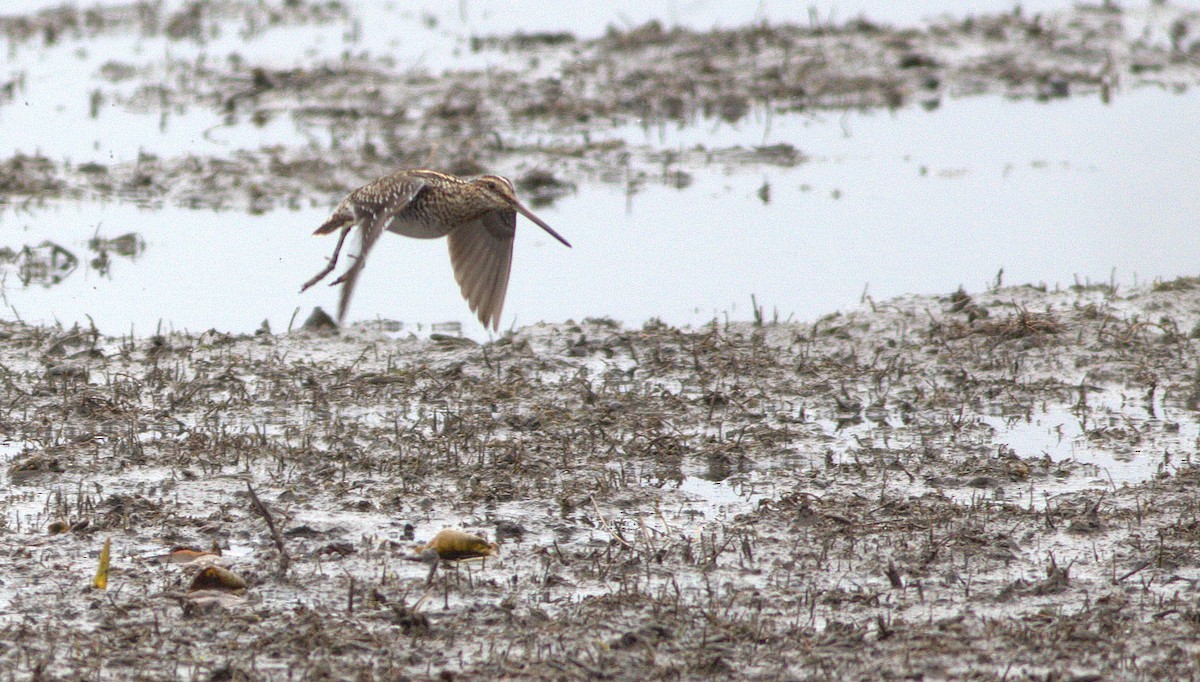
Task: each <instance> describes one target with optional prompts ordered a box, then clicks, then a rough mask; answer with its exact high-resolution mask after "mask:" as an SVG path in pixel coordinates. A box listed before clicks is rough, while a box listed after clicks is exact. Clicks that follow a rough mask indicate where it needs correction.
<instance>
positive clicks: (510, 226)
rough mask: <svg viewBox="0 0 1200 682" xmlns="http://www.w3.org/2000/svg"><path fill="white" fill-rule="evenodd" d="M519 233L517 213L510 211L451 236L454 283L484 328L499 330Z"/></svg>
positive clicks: (461, 228) (494, 214)
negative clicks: (516, 236) (516, 238)
mask: <svg viewBox="0 0 1200 682" xmlns="http://www.w3.org/2000/svg"><path fill="white" fill-rule="evenodd" d="M516 232H517V213H516V211H512V210H507V211H493V212H491V213H488V214H486V215H484V216H483V217H482V218H480V219H478V220H473V221H471V222H469V223H464V224H463V225H461V226H459V227H457V228H455V229H454V231H452V232H451V233H450V262H451V263H452V264H453V265H454V279H456V280H458V286H459V288H460V289H462V295H463V298H465V299H467V304H468V305H470V306H471V312H473V313H475V314H476V315H477V316H478V317H479V321H480V322H482V323H483V326H484V327H489V326H490V327H492V328H493V329H497V330H498V329H499V328H500V312H501V311H502V310H503V309H504V295H505V293H506V292H507V291H508V273H509V270H510V269H511V268H512V250H513V235H515V234H516Z"/></svg>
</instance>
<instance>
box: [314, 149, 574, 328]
mask: <svg viewBox="0 0 1200 682" xmlns="http://www.w3.org/2000/svg"><path fill="white" fill-rule="evenodd" d="M518 212H520V213H521V214H522V215H524V216H525V217H526V218H529V219H530V220H531V221H533V222H534V223H535V224H536V225H538V226H539V227H541V228H542V229H544V230H546V231H547V232H549V233H550V234H551V236H553V237H554V238H555V239H557V240H558V241H560V242H562V243H563V244H566V245H567V246H568V247H569V246H570V244H569V243H567V240H565V239H563V238H562V237H561V236H560V235H559V234H558V233H557V232H555V231H554V230H553V229H551V228H550V226H549V225H547V224H546V223H544V222H542V220H541V219H540V218H538V217H537V216H535V215H534V214H533V213H532V212H531V211H530V210H529V209H527V208H525V206H524V205H523V204H522V203H521V202H520V201H519V200H518V199H517V197H516V192H515V191H514V189H513V185H512V183H511V182H509V181H508V180H507V179H506V178H502V177H500V176H498V175H481V176H479V177H477V178H473V179H463V178H459V177H455V176H453V175H446V174H445V173H439V172H437V171H432V170H401V171H396V172H395V173H392V174H391V175H386V176H384V177H382V178H379V179H378V180H375V181H373V182H370V183H367V184H366V185H363V186H362V187H359V188H358V189H356V190H354V191H353V192H351V193H350V194H349V195H348V196H347V197H346V198H345V199H343V200H342V201H341V203H339V204H338V206H337V208H336V209H334V211H333V215H332V216H330V218H329V220H327V221H325V224H323V225H321V226H320V227H318V228H317V230H316V232H315V234H329V233H331V232H334V231H336V230H338V229H341V230H342V235H341V238H340V239H339V240H338V245H337V248H336V249H335V251H334V254H333V257H332V258H331V259H330V262H329V265H328V266H327V267H326V268H325V269H324V270H322V271H321V272H320V273H318V274H317V276H315V277H313V278H312V279H310V280H309V281H308V282H307V283H306V284H305V285H304V289H307V288H308V287H310V286H312V285H313V284H316V283H317V282H319V281H320V280H321V279H322V278H324V277H325V276H326V275H328V274H329V273H330V272H331V271H332V270H333V268H334V266H335V265H336V264H337V257H338V253H339V252H340V251H341V248H342V242H343V241H345V239H346V235H347V234H348V233H349V231H350V230H351V229H352V228H353V227H354V226H355V225H361V229H360V230H359V235H360V237H361V246H360V248H359V252H358V256H357V258H356V260H355V261H354V264H353V265H351V266H350V269H349V270H347V271H346V273H345V274H343V275H342V276H341V277H339V278H338V279H336V280H334V282H333V283H334V284H338V283H342V293H341V301H340V304H339V306H338V322H341V321H342V320H343V319H344V318H345V316H346V310H347V308H348V307H349V304H350V297H351V295H352V294H353V293H354V285H355V283H356V282H357V280H358V276H359V274H360V273H361V272H362V268H363V266H364V265H365V264H366V260H367V254H368V253H369V252H370V250H371V247H372V246H374V245H375V241H376V240H377V239H379V237H380V235H382V234H383V233H384V231H388V232H395V233H396V234H401V235H404V236H406V237H415V238H417V239H437V238H439V237H446V236H449V238H450V239H449V242H450V261H451V264H452V265H453V266H454V277H455V279H457V280H458V284H459V287H460V288H461V290H462V295H463V298H465V299H466V300H467V303H468V304H469V305H470V307H471V311H472V312H474V313H476V315H478V316H479V321H480V322H482V323H483V325H484V326H485V327H487V326H491V327H493V328H499V324H500V312H501V311H502V310H503V308H504V296H505V293H506V291H507V290H508V274H509V269H510V268H511V266H512V248H513V238H514V235H515V234H516V227H517V213H518ZM301 291H303V289H301Z"/></svg>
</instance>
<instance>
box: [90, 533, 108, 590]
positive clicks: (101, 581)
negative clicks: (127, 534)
mask: <svg viewBox="0 0 1200 682" xmlns="http://www.w3.org/2000/svg"><path fill="white" fill-rule="evenodd" d="M111 548H112V538H108V539H107V540H105V541H104V549H102V550H100V567H99V568H97V569H96V579H95V580H93V581H92V586H93V587H95V588H96V589H97V590H103V589H107V588H108V555H109V550H110V549H111Z"/></svg>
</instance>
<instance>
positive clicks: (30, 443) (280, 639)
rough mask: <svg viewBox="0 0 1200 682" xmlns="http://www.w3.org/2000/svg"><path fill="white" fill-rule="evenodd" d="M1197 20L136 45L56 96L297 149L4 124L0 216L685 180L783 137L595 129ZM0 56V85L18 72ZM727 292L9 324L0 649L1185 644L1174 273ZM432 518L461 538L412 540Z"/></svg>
mask: <svg viewBox="0 0 1200 682" xmlns="http://www.w3.org/2000/svg"><path fill="white" fill-rule="evenodd" d="M356 21H357V18H356V16H355V15H354V13H353V12H351V11H350V9H349V8H348V6H346V5H342V4H340V3H336V2H334V3H308V2H303V1H289V2H285V3H282V4H270V3H258V2H240V1H236V0H218V1H215V2H197V3H189V4H186V5H183V6H181V7H180V8H177V9H173V10H170V11H168V10H165V9H163V6H162V5H160V4H158V3H137V4H130V5H127V6H120V7H116V8H108V9H88V10H73V9H62V10H55V11H48V12H44V13H40V14H37V15H30V16H25V17H0V35H4V36H5V38H6V39H7V46H8V51H9V54H11V55H14V56H15V57H16V56H21V55H28V54H35V53H37V51H38V50H40V49H42V48H44V47H46V46H54V45H60V44H62V43H64V42H66V41H75V42H76V43H78V45H79V49H80V50H83V51H86V50H87V49H88V48H89V46H90V45H93V44H99V43H100V42H102V41H105V40H111V39H122V38H128V37H131V36H137V37H140V38H139V39H141V40H145V41H148V42H151V41H165V43H166V44H167V45H169V46H172V47H176V48H179V52H180V53H183V52H185V50H184V49H183V48H184V46H191V47H195V46H204V45H206V44H208V42H209V41H215V40H218V39H219V38H220V37H221V36H228V35H240V36H244V37H253V36H257V35H262V34H266V33H270V32H271V31H275V30H280V29H283V28H288V27H292V28H294V27H296V26H302V27H303V26H326V25H336V26H339V27H344V29H345V31H346V35H348V36H351V37H353V36H355V35H357V33H356V31H361V29H362V26H361V24H356ZM1130 26H1149V27H1150V28H1147V29H1146V30H1145V31H1134V30H1132V29H1131V28H1130ZM1151 29H1153V30H1151ZM1196 35H1200V14H1197V13H1195V12H1191V11H1187V10H1183V9H1179V8H1174V7H1170V6H1163V7H1160V8H1159V10H1158V13H1157V14H1155V15H1154V20H1153V22H1149V21H1146V22H1140V23H1139V22H1138V21H1132V20H1130V19H1129V16H1128V15H1127V14H1125V13H1124V12H1123V11H1122V10H1113V9H1105V8H1097V7H1084V8H1078V9H1073V10H1070V11H1067V12H1064V13H1061V14H1055V15H1026V14H1021V13H1016V12H1014V13H1010V14H1005V15H999V16H991V17H973V18H968V19H957V20H953V21H951V20H945V21H941V22H934V23H931V24H927V25H922V26H918V27H907V28H906V27H889V26H883V25H878V24H874V23H871V22H869V21H867V20H855V21H851V22H847V23H843V24H838V25H824V24H821V23H820V22H817V21H812V22H810V23H809V24H808V25H768V24H761V25H755V26H746V27H742V28H739V29H726V30H720V31H707V32H702V31H692V30H687V29H675V28H669V27H665V26H663V25H661V24H657V23H649V24H644V25H640V26H628V27H623V28H619V29H612V30H610V31H608V32H606V33H604V34H603V35H599V36H595V37H578V36H575V35H572V34H569V33H545V34H514V35H503V36H478V37H475V38H473V39H472V40H471V41H469V42H468V43H466V44H465V45H464V49H466V50H470V51H478V52H489V51H490V52H494V53H496V54H502V55H507V56H508V57H509V61H508V62H507V66H506V67H504V68H494V69H490V70H475V69H462V70H450V71H446V72H436V73H433V72H427V71H425V70H422V69H419V68H413V65H411V64H400V63H396V62H395V60H389V58H388V57H387V56H386V55H381V54H370V53H366V52H365V51H355V50H347V51H346V52H345V54H343V55H342V57H341V58H340V59H334V58H327V59H323V60H321V61H320V63H314V64H312V65H311V66H310V67H306V68H304V69H296V68H279V67H278V66H273V65H271V64H267V63H260V62H256V61H254V60H253V59H249V58H245V57H243V56H242V55H240V54H232V53H231V54H227V55H223V57H222V58H220V59H217V58H213V57H211V56H206V57H204V58H199V57H198V58H177V59H165V58H160V56H159V55H158V53H157V52H150V53H148V55H147V56H146V57H145V59H144V61H143V62H140V63H135V62H134V61H128V62H126V61H109V62H107V63H105V64H104V65H103V66H102V67H101V68H100V69H98V71H97V73H96V74H94V76H93V78H92V81H93V86H92V87H91V88H90V90H87V91H81V92H79V93H77V96H78V97H79V98H82V100H80V101H84V100H86V104H87V107H86V108H85V110H86V111H88V112H89V115H90V116H91V117H92V118H94V119H97V120H104V118H105V117H106V116H110V115H113V112H125V113H128V112H134V113H138V114H144V115H146V116H159V117H161V120H162V122H163V123H162V125H163V126H164V129H165V128H166V126H167V124H168V122H169V121H170V119H171V117H172V116H174V115H178V114H179V113H180V112H184V111H187V110H197V109H200V110H204V111H209V112H216V113H217V114H218V115H219V116H221V117H222V118H223V120H224V121H225V125H227V126H228V127H229V128H235V127H238V126H239V125H241V124H242V123H243V122H245V121H250V122H252V124H253V125H255V126H263V127H266V126H270V125H271V124H272V122H273V121H279V120H285V121H289V122H290V123H292V124H294V125H295V126H297V127H298V128H299V129H300V130H301V131H302V132H304V133H305V134H306V135H307V140H308V142H307V143H306V144H303V145H274V146H262V147H256V148H249V147H237V148H231V149H230V151H229V153H228V154H226V155H223V156H212V155H207V156H206V155H191V154H182V155H173V154H163V155H155V154H153V153H149V152H137V151H136V150H129V155H128V156H126V157H123V158H119V159H115V160H110V159H103V158H92V157H86V158H82V157H81V158H51V157H49V156H46V155H41V154H39V153H38V152H37V151H36V150H33V149H31V150H28V151H27V152H22V153H20V154H16V155H13V156H11V157H9V158H7V159H0V205H3V206H5V207H6V210H8V211H12V212H19V211H21V210H22V209H24V208H29V207H37V206H47V205H53V204H55V203H56V202H63V201H64V200H70V201H109V200H116V201H123V202H133V203H137V204H139V205H142V206H148V207H155V206H162V205H165V204H179V205H182V206H186V207H194V208H206V209H207V208H219V209H226V210H228V211H230V212H252V213H259V212H265V211H271V210H276V209H280V208H285V207H292V208H294V207H299V206H325V205H327V204H329V203H330V202H332V201H334V200H336V199H337V198H338V197H339V196H340V195H341V194H343V193H344V192H345V191H347V190H348V189H350V188H352V187H354V186H357V185H359V184H361V183H362V182H364V181H365V180H368V179H371V178H373V177H376V176H378V175H381V174H383V173H384V172H387V171H388V170H391V169H392V168H394V167H397V166H414V165H420V166H435V167H438V168H441V169H444V170H449V171H452V172H460V173H471V172H478V171H480V170H483V169H487V170H488V171H492V172H500V173H504V174H506V175H509V176H511V177H513V178H514V179H515V180H516V181H517V183H518V187H519V190H520V192H521V194H522V196H526V197H529V198H530V201H531V203H534V204H537V203H538V202H552V201H554V199H555V198H556V197H558V196H562V195H563V194H564V193H569V192H571V191H573V189H574V188H575V187H576V186H577V185H580V184H582V183H585V182H603V183H614V184H618V185H621V186H624V187H625V188H626V189H627V191H629V192H630V193H632V192H635V191H636V189H637V187H638V186H639V184H644V183H648V182H661V183H666V184H668V185H670V186H672V187H686V186H687V184H688V183H689V178H690V177H691V175H690V174H691V173H693V172H696V171H697V169H700V168H703V167H706V166H710V165H720V166H724V167H728V168H732V169H734V171H735V172H737V171H745V170H753V169H755V168H757V167H760V166H792V165H796V164H801V163H804V162H805V159H806V157H805V152H804V150H803V149H801V148H798V147H794V146H792V145H789V144H778V145H771V146H763V147H754V146H745V147H720V146H697V147H689V148H686V149H679V148H669V147H667V146H666V145H656V144H655V143H654V142H653V141H647V140H646V139H641V138H639V139H637V140H631V139H627V138H628V136H627V135H625V134H623V133H622V132H621V131H622V130H625V131H626V132H627V131H628V130H630V129H642V128H652V127H654V126H674V125H689V124H696V123H697V122H703V121H723V122H727V123H736V122H738V121H744V120H747V119H748V118H752V117H767V118H769V117H771V116H784V115H794V114H796V113H797V112H800V113H801V114H808V113H814V114H815V113H834V114H836V112H843V111H848V110H860V109H864V108H883V109H886V108H899V107H913V106H923V107H926V108H935V107H937V106H940V103H941V102H942V101H944V100H945V99H946V98H956V97H968V96H977V95H1001V96H1005V97H1012V98H1025V99H1028V98H1033V99H1042V100H1046V99H1056V98H1062V97H1076V96H1082V97H1099V98H1102V99H1103V98H1107V97H1112V96H1120V93H1122V92H1125V91H1128V90H1131V89H1134V88H1160V89H1163V90H1165V91H1168V92H1172V91H1181V90H1185V89H1187V88H1190V87H1192V86H1193V85H1194V84H1195V83H1196V80H1197V75H1198V73H1200V72H1198V68H1197V63H1198V62H1197V54H1198V53H1200V41H1197V40H1196V39H1195V36H1196ZM72 44H74V43H72ZM8 77H9V78H10V80H8V81H7V82H0V111H2V108H3V107H13V106H18V105H19V102H20V98H21V97H22V96H23V95H24V94H25V88H27V87H29V85H28V84H27V83H26V82H25V80H24V78H23V76H22V75H21V74H20V73H16V74H13V75H11V76H8ZM763 187H764V190H763V191H769V186H768V185H767V184H766V183H764V185H763ZM762 201H763V202H764V203H765V202H766V201H767V198H766V197H765V196H763V197H762ZM144 248H145V243H144V242H143V241H142V240H141V238H140V237H139V235H138V234H136V233H134V232H130V233H129V234H122V235H120V236H116V237H110V238H108V239H101V238H100V236H99V233H97V236H96V237H94V238H93V240H92V242H88V249H89V251H88V254H90V255H84V256H79V257H77V256H75V255H73V254H71V259H73V260H72V261H71V262H67V259H66V258H65V256H63V255H62V254H61V253H60V251H59V250H56V249H62V247H59V246H57V245H56V244H54V243H51V242H46V244H43V245H42V246H41V247H36V248H34V249H25V250H24V251H22V252H20V253H18V252H17V251H15V250H10V251H6V252H5V253H3V254H0V257H2V258H3V259H4V261H5V262H6V263H7V262H12V263H17V264H19V267H20V268H21V270H20V272H21V275H22V277H24V276H25V275H26V274H28V275H29V279H28V280H27V282H30V281H32V282H41V283H46V282H48V281H50V280H52V279H53V278H54V277H56V276H61V271H63V270H64V269H65V268H67V266H68V265H69V267H70V268H72V269H73V268H75V267H76V266H78V264H79V263H80V262H83V261H82V259H84V258H86V259H90V263H89V267H90V268H91V269H92V270H94V271H95V272H97V273H100V275H101V276H103V273H104V272H105V268H107V267H108V266H109V264H110V260H109V259H110V258H111V259H113V261H114V262H115V259H117V258H121V259H124V260H129V259H132V258H134V257H135V256H136V255H137V254H138V253H140V252H141V250H142V249H144ZM38 249H41V250H40V251H39V250H38ZM110 254H111V255H110ZM93 255H94V258H93ZM39 259H40V260H39ZM121 264H122V265H126V263H124V262H122V263H121ZM304 274H308V273H307V272H305V273H304ZM755 306H756V310H754V311H753V317H754V321H747V322H734V323H730V322H728V321H725V320H714V321H713V322H712V323H711V324H709V325H705V326H702V327H698V328H687V329H681V328H676V327H673V326H669V325H667V324H663V323H662V322H660V321H657V320H650V321H648V322H645V323H642V324H639V323H638V322H637V321H633V322H630V323H623V322H620V321H615V320H612V319H609V318H606V317H602V315H603V314H604V311H595V314H596V315H597V317H592V318H587V319H583V320H580V321H566V322H561V323H556V324H538V325H531V326H525V327H521V328H518V329H515V330H513V331H511V332H508V333H505V334H504V335H502V336H501V337H500V338H498V339H496V340H494V341H491V342H489V343H487V344H484V345H480V344H478V343H476V342H474V341H471V340H470V339H464V338H461V337H460V336H457V335H443V334H440V333H434V334H431V335H430V337H429V338H416V337H413V336H411V335H409V334H407V333H404V332H402V331H399V329H400V327H399V325H398V324H395V325H387V324H381V323H360V324H357V325H354V326H352V327H349V328H347V329H344V330H341V331H340V332H339V331H337V330H330V329H320V328H314V329H302V328H300V326H299V325H297V326H296V331H289V332H288V333H272V332H271V330H270V328H269V327H267V326H264V328H263V329H262V330H261V331H260V333H258V334H242V335H237V334H228V333H224V332H222V331H219V330H210V331H208V332H206V333H203V334H187V333H164V334H155V335H152V336H132V335H130V336H111V335H106V334H104V333H101V332H100V331H99V330H97V329H95V328H94V327H91V328H89V327H72V328H65V327H62V326H36V325H28V324H24V323H22V322H20V321H2V322H0V406H2V407H0V435H2V436H3V439H2V441H0V480H2V481H3V486H0V490H2V491H3V492H2V497H0V509H2V510H3V512H4V514H3V516H2V517H0V519H3V522H2V524H0V555H2V556H4V557H5V559H6V562H5V565H6V571H5V572H4V573H3V574H2V575H0V641H3V642H4V643H5V646H2V647H0V678H7V679H83V678H86V679H104V678H109V679H117V678H120V679H146V680H173V679H190V680H196V679H199V680H285V679H364V680H367V679H422V680H424V679H442V680H446V679H498V678H518V679H545V680H559V679H711V678H719V679H725V678H735V679H762V680H791V679H855V680H877V679H924V680H952V679H979V680H1047V679H1053V680H1077V681H1083V680H1100V679H1104V680H1160V679H1185V678H1188V677H1190V676H1194V670H1195V668H1196V664H1197V660H1200V658H1198V657H1200V644H1198V643H1197V642H1198V641H1200V639H1198V638H1197V634H1198V630H1200V608H1198V606H1197V592H1196V585H1197V582H1198V581H1200V553H1198V552H1197V550H1196V546H1197V543H1196V540H1197V537H1198V535H1200V523H1198V522H1197V512H1196V509H1197V504H1196V500H1197V496H1196V493H1195V488H1196V485H1197V483H1198V482H1200V470H1197V468H1196V466H1195V465H1196V461H1195V460H1196V451H1197V445H1198V444H1200V416H1198V413H1197V410H1200V282H1198V281H1197V280H1196V279H1194V278H1181V279H1176V280H1171V281H1167V282H1158V283H1156V284H1153V285H1151V286H1145V287H1141V288H1136V289H1133V290H1124V289H1120V288H1118V287H1117V286H1115V285H1113V284H1107V285H1106V284H1099V285H1094V284H1086V283H1085V284H1080V285H1077V286H1074V287H1069V288H1065V289H1050V290H1048V289H1047V288H1046V287H1044V286H1043V287H1035V286H1009V287H1001V286H1000V285H999V279H997V285H996V286H995V287H993V288H990V289H987V290H982V291H962V290H960V291H957V292H943V295H910V296H904V297H900V298H896V299H892V300H886V301H875V300H872V299H871V298H870V297H869V296H867V295H866V294H864V296H863V300H862V305H861V306H860V307H859V308H857V309H854V310H850V311H846V312H836V313H830V314H828V315H826V316H824V317H821V318H820V319H815V320H809V321H805V322H803V323H794V322H779V321H778V320H773V319H772V318H771V316H770V315H769V314H767V313H766V311H764V310H762V309H761V308H757V303H755ZM277 331H278V330H277ZM443 331H445V330H443ZM443 528H452V529H457V530H462V531H466V532H469V533H473V534H476V535H478V536H480V538H481V539H482V542H483V545H484V546H487V543H491V542H495V543H496V550H497V551H496V556H489V557H487V558H486V559H475V560H467V561H462V562H457V563H456V562H452V561H448V560H447V561H440V560H439V561H438V562H433V561H432V560H431V558H430V556H429V554H428V552H425V553H418V549H419V548H421V547H423V543H425V542H428V541H430V540H431V539H432V538H434V537H435V534H437V533H438V532H439V531H440V530H442V529H443ZM106 541H111V566H110V569H109V572H108V578H107V587H106V589H104V590H100V589H96V588H95V587H94V582H93V581H94V576H95V575H96V573H97V568H98V564H99V563H100V556H101V553H102V547H104V545H105V542H106ZM213 550H215V551H217V552H219V554H220V555H219V556H215V555H213V554H211V553H210V552H212V551H213ZM435 554H436V552H435ZM214 566H216V567H221V568H223V569H227V570H228V571H230V572H232V573H233V574H234V575H235V576H236V580H235V579H233V578H224V579H221V578H220V576H221V575H222V574H221V573H220V572H218V571H215V570H214V571H212V572H211V573H209V572H208V571H209V569H213V567H214ZM433 568H436V570H431V569H433ZM198 575H200V576H201V578H202V579H200V580H197V576H198ZM213 576H217V577H215V578H214V577H213Z"/></svg>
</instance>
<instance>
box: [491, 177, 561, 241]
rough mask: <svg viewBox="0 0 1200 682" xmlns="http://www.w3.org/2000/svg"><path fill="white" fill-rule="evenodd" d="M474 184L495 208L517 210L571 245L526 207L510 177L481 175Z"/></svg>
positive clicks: (556, 237)
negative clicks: (518, 196)
mask: <svg viewBox="0 0 1200 682" xmlns="http://www.w3.org/2000/svg"><path fill="white" fill-rule="evenodd" d="M472 184H474V185H475V186H476V187H478V188H479V189H480V190H482V195H483V196H484V197H485V199H486V200H487V201H488V202H489V203H492V204H493V205H494V206H495V210H508V211H516V212H518V213H520V214H521V215H523V216H525V217H526V218H529V220H531V221H533V224H535V225H537V226H538V227H540V228H542V229H543V230H545V231H546V232H549V233H550V236H551V237H554V238H555V239H557V240H558V241H560V242H562V243H563V244H565V245H566V246H568V247H569V246H571V244H570V242H568V241H567V240H566V239H563V237H562V235H560V234H559V233H557V232H555V231H554V229H553V228H551V227H550V226H549V225H547V224H546V223H545V222H544V221H543V220H542V219H541V218H539V217H537V216H536V215H534V214H533V211H530V210H529V209H528V208H525V204H522V203H521V200H520V199H518V198H517V190H516V189H515V188H514V187H513V184H512V182H511V181H510V180H509V179H508V178H504V177H500V176H499V175H481V176H479V177H478V178H475V180H473V181H472Z"/></svg>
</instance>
